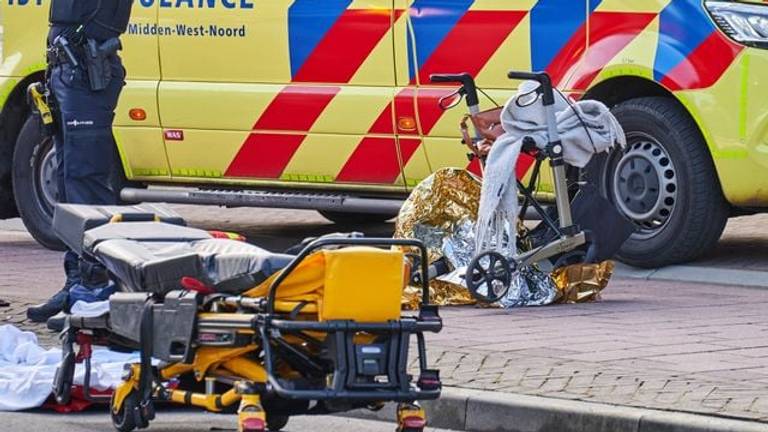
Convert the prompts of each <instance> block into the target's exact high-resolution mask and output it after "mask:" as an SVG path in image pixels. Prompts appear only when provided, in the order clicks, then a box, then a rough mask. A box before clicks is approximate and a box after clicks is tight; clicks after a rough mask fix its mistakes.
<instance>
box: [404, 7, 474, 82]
mask: <svg viewBox="0 0 768 432" xmlns="http://www.w3.org/2000/svg"><path fill="white" fill-rule="evenodd" d="M474 2H475V1H474V0H416V1H414V2H413V5H411V9H410V12H409V13H410V18H411V25H412V29H413V35H414V38H415V39H416V62H417V66H418V67H417V68H414V66H415V65H414V64H413V61H412V60H411V59H412V58H413V48H414V47H413V46H412V44H411V43H410V42H411V41H410V38H409V43H408V58H409V61H408V65H409V69H410V70H409V73H410V77H411V80H413V79H414V78H415V76H416V72H417V70H416V69H421V67H422V66H424V63H426V62H427V59H429V56H431V55H432V53H433V52H434V51H435V50H436V49H437V47H438V46H440V43H441V42H442V41H443V39H445V37H446V36H447V35H448V33H449V32H450V31H451V30H453V28H454V27H455V26H456V23H458V22H459V20H460V19H461V17H463V16H464V14H465V13H466V12H467V10H469V8H470V7H471V6H472V4H473V3H474ZM457 55H459V56H461V55H468V54H467V53H457ZM469 55H471V54H469ZM446 72H450V71H446Z"/></svg>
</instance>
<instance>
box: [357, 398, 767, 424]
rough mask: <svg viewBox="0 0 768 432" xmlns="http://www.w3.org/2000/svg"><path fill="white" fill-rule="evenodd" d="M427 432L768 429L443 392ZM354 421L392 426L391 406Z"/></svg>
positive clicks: (429, 407)
mask: <svg viewBox="0 0 768 432" xmlns="http://www.w3.org/2000/svg"><path fill="white" fill-rule="evenodd" d="M424 408H425V409H426V411H427V419H428V421H429V426H430V427H435V428H443V429H453V430H458V431H472V432H500V431H504V432H768V424H764V423H758V422H751V421H741V420H731V419H725V418H720V417H710V416H704V415H696V414H687V413H678V412H666V411H658V410H651V409H642V408H632V407H623V406H615V405H608V404H601V403H592V402H579V401H571V400H565V399H554V398H544V397H539V396H526V395H519V394H511V393H501V392H488V391H479V390H468V389H458V388H445V389H444V390H443V395H442V397H441V398H440V399H439V400H437V401H429V402H425V403H424ZM349 415H351V416H353V417H358V418H368V419H377V420H384V421H393V420H394V419H395V412H394V404H389V405H388V406H387V407H386V408H385V409H383V410H381V411H378V412H373V413H372V412H369V411H356V412H353V413H350V414H349Z"/></svg>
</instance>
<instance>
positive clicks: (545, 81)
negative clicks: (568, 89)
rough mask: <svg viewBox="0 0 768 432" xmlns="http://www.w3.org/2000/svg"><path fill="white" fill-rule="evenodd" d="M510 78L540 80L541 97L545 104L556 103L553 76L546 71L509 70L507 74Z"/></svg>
mask: <svg viewBox="0 0 768 432" xmlns="http://www.w3.org/2000/svg"><path fill="white" fill-rule="evenodd" d="M507 77H508V78H509V79H515V80H533V81H538V82H539V84H541V99H542V102H543V103H544V105H546V106H548V105H554V104H555V93H554V91H553V90H552V78H550V77H549V74H547V73H546V72H521V71H509V73H508V74H507Z"/></svg>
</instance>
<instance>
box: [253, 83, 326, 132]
mask: <svg viewBox="0 0 768 432" xmlns="http://www.w3.org/2000/svg"><path fill="white" fill-rule="evenodd" d="M340 91H341V88H340V87H322V86H286V87H285V88H284V89H283V90H282V91H281V92H280V93H278V95H277V96H275V98H274V99H273V100H272V102H271V103H270V104H269V106H268V107H267V109H266V110H265V111H264V113H263V114H262V115H261V117H260V118H259V120H258V121H257V122H256V124H255V125H254V126H253V128H254V129H262V130H285V131H301V132H304V131H308V130H309V129H310V128H311V127H312V125H313V124H314V123H315V121H316V120H317V118H318V117H320V114H322V113H323V111H324V110H325V108H326V107H327V106H328V104H329V103H331V100H333V98H334V97H335V96H336V95H337V94H338V93H339V92H340Z"/></svg>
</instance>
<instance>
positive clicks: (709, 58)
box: [661, 30, 744, 91]
mask: <svg viewBox="0 0 768 432" xmlns="http://www.w3.org/2000/svg"><path fill="white" fill-rule="evenodd" d="M742 49H744V47H743V46H741V45H737V44H736V43H734V42H731V40H729V39H728V38H727V37H726V36H725V35H723V34H722V33H720V32H719V31H717V30H715V31H713V32H712V34H711V35H709V37H707V38H706V39H705V40H704V42H702V43H701V45H699V46H698V47H697V48H696V49H695V50H693V52H691V54H690V55H689V56H688V58H687V59H686V60H684V61H683V62H681V63H680V64H679V65H677V66H675V67H674V68H673V69H672V70H671V71H669V73H668V74H667V76H665V77H664V79H662V80H661V84H662V85H663V86H665V87H667V88H668V89H670V90H673V91H674V90H683V89H686V90H690V89H697V88H706V87H710V86H712V85H714V84H715V83H716V82H717V80H719V79H720V77H721V76H722V75H723V73H725V71H726V69H728V67H729V66H730V65H731V64H732V63H733V61H734V59H736V56H737V55H738V54H739V53H740V52H741V50H742Z"/></svg>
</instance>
